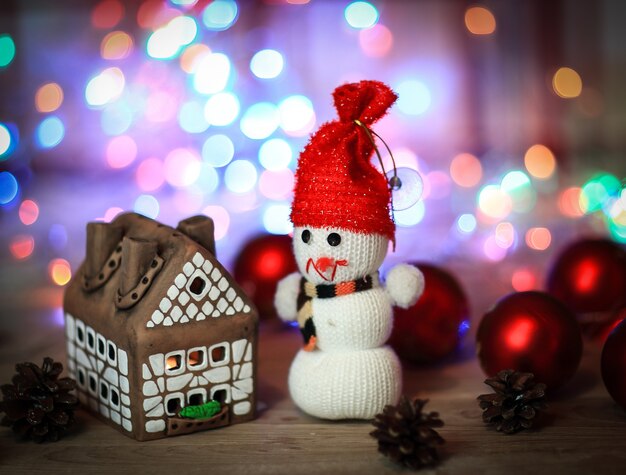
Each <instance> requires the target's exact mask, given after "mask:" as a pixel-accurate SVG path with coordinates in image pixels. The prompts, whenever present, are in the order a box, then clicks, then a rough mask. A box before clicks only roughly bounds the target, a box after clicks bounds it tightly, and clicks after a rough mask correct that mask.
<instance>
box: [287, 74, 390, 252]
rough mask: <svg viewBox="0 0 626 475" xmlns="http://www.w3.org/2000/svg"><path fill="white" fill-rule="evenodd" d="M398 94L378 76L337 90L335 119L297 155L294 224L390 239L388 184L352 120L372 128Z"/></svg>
mask: <svg viewBox="0 0 626 475" xmlns="http://www.w3.org/2000/svg"><path fill="white" fill-rule="evenodd" d="M397 97H398V96H397V95H396V94H395V93H394V92H393V91H392V90H391V89H390V88H389V87H388V86H386V85H385V84H383V83H381V82H378V81H361V82H359V83H354V84H345V85H343V86H340V87H338V88H337V89H335V91H334V92H333V99H334V102H335V108H336V109H337V112H338V113H339V120H335V121H332V122H327V123H326V124H324V125H322V126H321V127H320V129H319V130H318V131H317V132H316V133H315V134H314V135H313V137H312V138H311V140H310V141H309V143H308V145H307V146H306V147H305V148H304V150H303V151H302V153H301V154H300V159H299V160H298V168H297V170H296V184H295V189H294V200H293V205H292V208H291V221H292V222H293V224H294V226H313V227H337V228H343V229H347V230H349V231H354V232H357V233H375V234H382V235H383V236H387V237H388V238H389V239H391V240H394V233H395V225H394V223H393V219H392V217H391V209H390V204H391V192H390V189H389V184H388V182H387V178H386V177H385V176H384V175H383V174H382V173H380V172H379V171H378V170H377V169H376V168H374V167H373V166H372V164H371V162H370V159H371V158H372V154H373V153H374V146H373V144H372V142H371V140H370V138H369V137H368V135H367V132H366V131H365V130H364V128H363V127H361V126H359V125H358V124H357V123H356V122H355V120H359V121H360V122H361V123H362V124H364V125H366V126H367V127H370V125H371V124H373V123H374V122H376V121H377V120H378V119H380V118H381V117H383V116H384V115H385V113H386V112H387V109H389V107H391V105H392V104H393V103H394V102H395V101H396V99H397Z"/></svg>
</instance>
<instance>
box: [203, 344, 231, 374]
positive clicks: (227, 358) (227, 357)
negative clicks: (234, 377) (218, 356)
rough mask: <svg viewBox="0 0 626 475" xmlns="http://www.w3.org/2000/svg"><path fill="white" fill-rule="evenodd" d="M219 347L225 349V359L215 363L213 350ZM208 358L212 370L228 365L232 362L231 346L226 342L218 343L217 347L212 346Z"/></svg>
mask: <svg viewBox="0 0 626 475" xmlns="http://www.w3.org/2000/svg"><path fill="white" fill-rule="evenodd" d="M218 347H223V348H224V359H223V360H220V361H213V350H214V349H215V348H218ZM208 356H209V361H210V363H211V367H212V368H215V367H218V366H224V365H227V364H228V363H229V362H230V345H229V344H228V343H226V342H222V343H216V344H215V345H211V346H210V347H209V351H208Z"/></svg>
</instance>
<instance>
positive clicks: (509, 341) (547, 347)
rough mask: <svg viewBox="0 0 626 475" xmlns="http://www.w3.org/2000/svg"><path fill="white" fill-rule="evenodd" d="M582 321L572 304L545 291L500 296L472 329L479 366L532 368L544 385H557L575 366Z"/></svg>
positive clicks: (489, 372) (493, 370) (493, 371)
mask: <svg viewBox="0 0 626 475" xmlns="http://www.w3.org/2000/svg"><path fill="white" fill-rule="evenodd" d="M582 348H583V345H582V336H581V332H580V326H579V325H578V322H577V321H576V317H575V315H574V314H573V312H572V311H571V310H569V309H568V308H567V307H566V306H565V305H563V304H562V303H561V302H559V301H558V300H556V299H555V298H554V297H551V296H550V295H548V294H545V293H543V292H536V291H530V292H519V293H515V294H511V295H508V296H506V297H504V298H503V299H501V300H500V301H499V302H498V303H497V304H496V305H495V306H494V307H493V308H492V309H491V310H490V311H489V312H487V314H485V316H484V317H483V319H482V321H481V322H480V325H479V327H478V332H477V334H476V351H477V354H478V359H479V361H480V365H481V366H482V368H483V371H484V372H485V374H487V375H488V376H493V375H495V374H496V373H498V371H500V370H503V369H514V370H517V371H524V372H530V373H534V375H535V379H536V380H537V381H538V382H542V383H545V384H546V385H547V386H548V390H554V389H557V388H559V387H561V386H562V385H563V384H565V383H566V382H567V381H568V380H570V379H571V377H572V376H573V375H574V373H575V372H576V369H577V368H578V364H579V363H580V358H581V356H582Z"/></svg>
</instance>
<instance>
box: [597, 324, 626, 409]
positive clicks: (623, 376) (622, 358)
mask: <svg viewBox="0 0 626 475" xmlns="http://www.w3.org/2000/svg"><path fill="white" fill-rule="evenodd" d="M625 316H626V314H625ZM602 380H603V381H604V385H605V386H606V389H607V391H608V392H609V394H610V395H611V397H612V398H613V399H615V402H617V404H619V405H620V406H622V407H623V408H624V409H626V319H625V320H622V322H621V323H620V324H619V325H617V327H615V329H614V330H613V331H612V332H611V334H610V335H609V336H608V338H607V339H606V342H605V343H604V348H603V350H602Z"/></svg>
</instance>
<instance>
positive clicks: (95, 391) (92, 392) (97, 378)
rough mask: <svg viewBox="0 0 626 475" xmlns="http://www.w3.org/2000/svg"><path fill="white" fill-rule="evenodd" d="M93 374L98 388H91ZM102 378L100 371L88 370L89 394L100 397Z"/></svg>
mask: <svg viewBox="0 0 626 475" xmlns="http://www.w3.org/2000/svg"><path fill="white" fill-rule="evenodd" d="M92 376H93V378H94V381H95V382H96V388H95V389H92V388H91V377H92ZM99 380H100V378H99V377H98V373H96V372H95V371H87V391H88V392H89V394H91V395H92V396H93V397H95V398H98V397H99V395H100V394H99V392H98V389H100V385H99V384H98V383H99Z"/></svg>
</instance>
